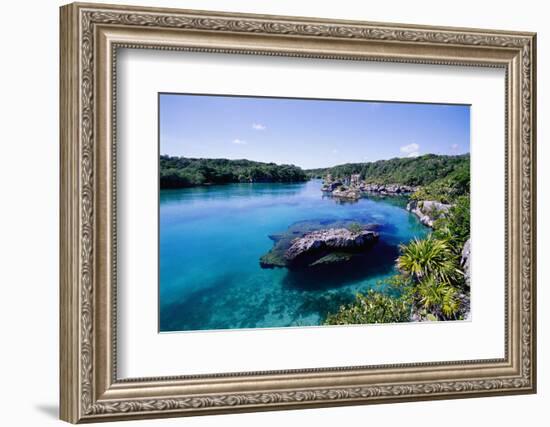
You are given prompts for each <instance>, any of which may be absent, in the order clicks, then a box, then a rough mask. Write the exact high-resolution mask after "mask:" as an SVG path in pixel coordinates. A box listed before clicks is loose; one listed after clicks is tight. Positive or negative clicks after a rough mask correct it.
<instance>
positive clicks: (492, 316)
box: [117, 49, 505, 378]
mask: <svg viewBox="0 0 550 427" xmlns="http://www.w3.org/2000/svg"><path fill="white" fill-rule="evenodd" d="M117 73H118V75H117V82H118V92H117V120H118V123H117V132H118V133H117V143H118V155H117V159H118V165H117V173H118V176H117V178H118V183H117V184H118V191H117V195H118V200H117V203H118V207H117V209H118V211H117V218H118V230H117V231H118V236H117V242H118V260H117V273H118V282H117V293H118V328H117V330H118V347H117V355H118V364H117V366H118V376H119V378H135V377H154V376H171V375H192V374H208V373H219V372H243V371H265V370H285V369H303V368H322V367H334V366H357V365H378V364H390V363H391V364H393V363H415V362H432V361H451V360H453V361H454V360H473V359H491V358H501V357H504V336H505V332H504V280H505V279H504V196H505V187H504V161H505V144H504V141H505V139H504V136H505V134H504V123H505V103H504V101H505V97H504V88H505V73H504V70H503V69H492V68H477V67H447V66H434V65H413V64H392V63H376V62H363V61H361V62H354V61H336V60H334V61H328V60H315V59H303V58H284V57H262V56H247V55H224V54H204V53H190V52H169V51H156V50H135V49H119V51H118V58H117ZM158 92H187V93H214V94H237V95H268V96H289V97H304V98H336V99H338V98H341V99H363V100H384V101H410V102H440V103H461V104H471V105H472V108H471V135H472V139H471V159H472V163H471V170H472V193H471V195H472V218H471V219H472V236H473V239H472V261H471V262H472V320H471V321H469V322H442V323H423V324H417V323H412V324H396V325H364V326H337V327H306V328H274V329H252V330H250V329H248V330H231V331H213V332H190V333H170V334H166V333H165V334H159V333H158V332H157V327H158V324H157V316H158V313H157V307H158V301H157V297H158V294H157V285H158V278H157V274H158V272H157V268H158V264H157V250H158V230H157V220H158V211H157V203H158V170H157V167H158V164H157V162H158V159H157V156H158V152H157V119H158V117H157V113H158V110H157V95H158Z"/></svg>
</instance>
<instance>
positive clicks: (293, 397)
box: [60, 3, 536, 423]
mask: <svg viewBox="0 0 550 427" xmlns="http://www.w3.org/2000/svg"><path fill="white" fill-rule="evenodd" d="M60 43H61V45H60V52H61V65H60V67H61V77H60V78H61V80H60V92H61V93H60V109H61V112H60V135H61V177H60V179H61V205H60V211H61V219H60V229H61V235H60V259H61V260H60V263H61V264H60V272H61V274H60V277H61V279H60V328H61V329H60V338H61V339H60V385H61V396H60V407H61V410H60V416H61V419H63V420H65V421H68V422H71V423H79V422H94V421H96V422H97V421H113V420H124V419H137V418H155V417H171V416H187V415H201V414H217V413H228V412H246V411H260V410H281V409H291V408H292V409H296V408H311V407H322V406H334V405H356V404H370V403H386V402H402V401H413V400H429V399H444V398H464V397H479V396H489V395H502V394H522V393H534V392H535V391H536V170H535V167H536V145H535V143H536V115H535V106H536V101H535V93H536V35H535V34H533V33H523V32H521V33H520V32H510V31H495V30H479V29H462V28H444V27H441V28H440V27H425V26H413V25H401V24H381V23H369V22H354V21H331V20H323V19H312V18H295V17H281V16H263V15H245V14H231V13H217V12H202V11H200V12H199V11H189V10H175V9H160V8H144V7H126V6H112V5H99V4H80V3H75V4H70V5H67V6H63V7H62V8H61V39H60ZM119 48H131V49H161V50H174V51H178V50H181V51H195V52H204V53H209V52H213V53H227V54H234V53H238V54H246V55H268V56H289V57H304V58H318V59H342V60H355V61H365V60H368V61H381V62H398V63H410V64H443V65H449V66H453V65H461V66H463V65H471V66H484V67H499V68H502V69H504V70H505V73H506V90H505V92H504V93H503V96H505V102H506V120H505V123H506V129H505V137H506V165H505V171H506V176H505V177H503V179H504V180H505V186H506V195H505V197H506V203H505V205H506V212H505V218H506V220H505V230H504V232H505V242H506V248H505V258H506V263H505V265H506V270H505V279H506V283H505V287H506V289H505V293H506V307H505V321H506V325H505V337H506V338H505V351H504V353H505V357H504V358H502V359H491V360H469V361H457V362H433V363H416V364H399V365H391V364H388V365H382V366H360V367H356V366H353V367H346V366H342V367H335V368H322V369H321V368H319V369H317V368H311V369H298V370H287V371H265V372H264V371H262V372H243V373H238V374H226V373H219V374H208V375H196V376H187V377H185V376H182V377H158V378H138V379H131V380H128V379H123V380H120V379H118V378H117V358H116V351H117V345H116V344H117V335H116V310H117V293H116V292H117V290H116V269H117V262H116V261H117V260H116V255H117V235H116V182H115V181H116V180H115V177H116V165H117V159H116V150H115V147H116V145H115V142H116V141H115V139H116V122H117V120H116V119H117V118H116V108H115V106H116V101H117V99H116V90H115V89H116V83H117V81H116V78H117V76H116V72H115V65H116V60H117V49H119Z"/></svg>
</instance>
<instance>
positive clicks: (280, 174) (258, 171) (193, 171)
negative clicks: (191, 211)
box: [160, 155, 308, 189]
mask: <svg viewBox="0 0 550 427" xmlns="http://www.w3.org/2000/svg"><path fill="white" fill-rule="evenodd" d="M307 179H308V178H307V176H306V174H305V172H304V171H303V170H302V169H301V168H299V167H297V166H294V165H276V164H275V163H261V162H253V161H250V160H228V159H191V158H186V157H170V156H164V155H163V156H160V188H161V189H165V188H186V187H195V186H200V185H211V184H228V183H236V182H302V181H306V180H307Z"/></svg>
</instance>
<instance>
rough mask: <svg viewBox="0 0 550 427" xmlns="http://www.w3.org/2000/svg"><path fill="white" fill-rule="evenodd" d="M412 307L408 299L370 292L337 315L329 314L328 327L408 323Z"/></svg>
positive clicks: (359, 297)
mask: <svg viewBox="0 0 550 427" xmlns="http://www.w3.org/2000/svg"><path fill="white" fill-rule="evenodd" d="M410 314H411V305H410V303H409V301H407V299H406V298H393V297H390V296H388V295H384V294H383V293H381V292H376V291H374V290H369V291H368V292H367V293H366V294H361V293H358V294H357V295H356V297H355V301H354V302H353V303H352V304H349V305H345V306H341V307H340V309H339V310H338V312H337V313H335V314H329V315H328V316H327V318H326V320H325V324H326V325H350V324H365V323H396V322H408V321H409V319H410Z"/></svg>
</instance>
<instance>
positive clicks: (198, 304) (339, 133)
mask: <svg viewBox="0 0 550 427" xmlns="http://www.w3.org/2000/svg"><path fill="white" fill-rule="evenodd" d="M60 51H61V86H60V87H61V98H60V99H61V112H60V122H61V125H60V133H61V166H62V169H61V238H60V242H61V249H60V250H61V283H60V292H61V302H60V306H61V313H60V324H61V331H60V337H61V349H60V372H61V378H60V383H61V402H60V406H61V411H60V412H61V418H62V419H63V420H65V421H69V422H72V423H78V422H93V421H112V420H124V419H131V418H133V419H135V418H154V417H169V416H186V415H201V414H216V413H228V412H243V411H259V410H262V411H263V410H275V409H286V408H288V409H291V408H292V409H295V408H308V407H320V406H331V405H352V404H369V403H386V402H400V401H411V400H429V399H443V398H462V397H480V396H487V395H496V394H520V393H534V392H535V391H536V334H535V333H536V331H535V326H536V317H535V316H536V312H535V302H536V301H535V295H536V286H535V279H536V254H535V248H536V244H535V236H536V218H535V215H536V182H535V177H536V173H535V166H536V164H535V155H536V146H535V131H536V126H535V123H536V116H535V105H536V102H535V82H536V78H535V70H536V65H535V64H536V63H535V59H536V55H535V52H536V46H535V34H533V33H519V32H510V31H495V30H479V29H462V28H460V29H459V28H438V27H423V26H412V25H402V24H381V23H369V22H353V21H330V20H322V19H313V18H296V17H281V16H263V15H243V14H230V13H218V12H203V11H189V10H175V9H158V8H142V7H127V6H110V5H93V4H71V5H67V6H63V7H62V8H61V49H60Z"/></svg>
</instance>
